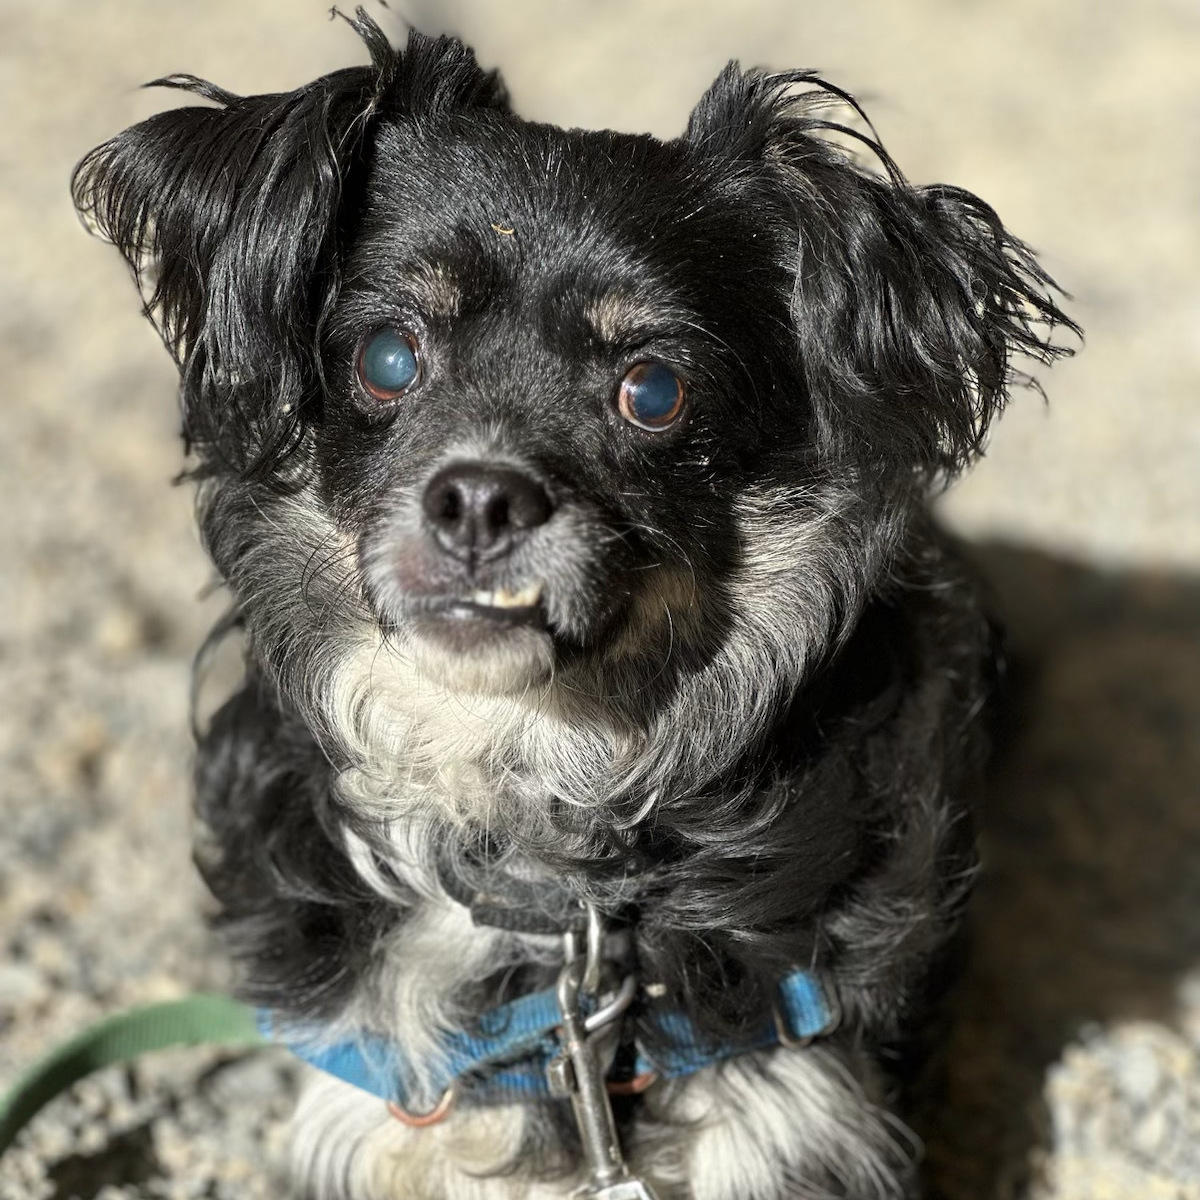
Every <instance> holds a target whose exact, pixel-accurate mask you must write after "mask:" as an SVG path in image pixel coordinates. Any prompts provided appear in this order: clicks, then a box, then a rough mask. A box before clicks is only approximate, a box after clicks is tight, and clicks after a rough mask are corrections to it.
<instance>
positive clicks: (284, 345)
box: [72, 9, 506, 474]
mask: <svg viewBox="0 0 1200 1200" xmlns="http://www.w3.org/2000/svg"><path fill="white" fill-rule="evenodd" d="M351 24H352V25H353V26H354V28H355V29H356V30H357V32H358V33H359V34H360V36H362V37H363V39H364V41H365V42H366V43H367V46H368V48H369V50H370V53H371V65H370V66H368V67H355V68H350V69H347V70H343V71H337V72H335V73H333V74H331V75H326V76H324V77H323V78H321V79H318V80H316V81H315V82H313V83H311V84H309V85H307V86H306V87H302V88H300V89H298V90H297V91H294V92H288V93H285V94H280V95H266V96H235V95H233V94H232V93H230V92H226V91H224V90H223V89H221V88H218V87H215V86H214V85H212V84H210V83H207V82H205V81H203V80H200V79H196V78H195V77H193V76H190V75H174V76H170V77H169V78H166V79H160V80H157V81H156V84H155V85H151V86H163V87H172V88H179V89H181V90H184V91H188V92H192V93H195V94H196V95H199V96H202V97H204V98H205V99H206V100H210V101H212V102H213V103H214V105H215V107H191V108H181V109H176V110H175V111H173V112H165V113H160V114H159V115H158V116H154V117H151V118H150V119H149V120H147V121H143V122H142V123H141V124H140V125H135V126H134V127H133V128H131V129H127V130H126V131H125V132H124V133H121V134H118V135H117V136H116V137H114V138H112V139H111V140H109V141H107V142H105V143H104V144H103V145H101V146H98V147H97V148H96V149H95V150H93V151H91V152H90V153H89V154H88V155H87V156H86V157H85V158H84V159H83V160H82V161H81V162H80V164H79V165H78V166H77V167H76V169H75V173H74V176H73V177H72V195H73V197H74V200H75V204H76V207H77V208H78V209H79V211H80V213H81V215H82V216H83V217H84V219H85V221H87V222H88V223H89V224H91V225H92V226H93V227H94V228H95V229H97V230H98V231H99V232H100V233H101V234H102V235H104V236H105V237H107V238H108V239H109V240H110V241H112V242H113V243H114V244H115V245H116V246H117V248H118V249H119V250H120V251H121V253H122V254H124V255H125V257H126V259H127V260H128V261H129V263H130V266H131V267H132V269H133V272H134V277H135V279H136V280H137V283H138V286H139V288H140V289H141V291H142V294H143V297H144V298H145V312H146V315H147V316H148V317H150V319H151V320H153V321H154V322H155V324H156V326H157V327H158V329H159V331H160V333H161V334H162V337H163V340H164V342H165V343H166V345H167V347H168V348H169V349H170V350H171V352H172V354H173V355H174V357H175V360H176V362H177V363H178V365H179V369H180V375H181V381H182V399H183V406H184V435H185V437H186V438H187V440H188V443H189V445H191V446H194V447H195V448H196V449H197V450H198V451H199V452H200V455H201V459H202V467H201V470H202V471H213V470H232V471H235V472H237V473H241V474H266V473H268V472H269V471H271V470H272V469H273V468H274V467H275V466H277V465H278V464H279V462H280V461H281V460H282V459H283V458H284V457H285V456H286V455H287V454H288V452H289V451H291V450H292V449H294V448H295V446H296V445H297V444H298V441H299V439H300V437H301V435H302V431H303V427H304V421H305V420H306V419H307V417H308V416H309V414H310V412H311V410H313V409H314V408H315V407H316V406H317V404H318V403H319V396H320V367H319V359H318V357H317V352H316V341H317V333H318V330H319V326H320V322H321V320H322V316H323V314H324V313H325V312H327V311H328V308H329V306H330V305H331V304H332V302H333V299H334V297H335V296H336V292H337V286H338V254H337V250H338V246H337V241H338V233H339V229H340V227H341V225H342V224H343V221H344V218H346V216H347V214H346V212H345V209H346V206H347V202H348V194H349V193H351V192H352V191H353V182H354V178H355V173H356V170H357V169H358V168H359V167H360V165H362V164H363V163H364V162H365V160H366V156H367V154H368V153H369V147H370V144H371V141H372V137H373V133H374V127H375V122H376V121H377V120H378V118H379V117H380V115H382V114H385V113H386V114H403V113H416V114H420V113H424V114H435V113H437V112H439V111H445V110H447V109H450V108H457V107H468V106H474V105H491V106H503V105H504V104H505V103H506V98H505V95H504V90H503V86H502V85H501V84H500V82H499V80H498V78H497V77H496V76H495V75H494V74H487V73H485V72H483V71H481V70H480V69H479V67H478V66H477V65H476V63H475V60H474V58H473V57H472V55H471V53H470V51H469V50H467V49H466V48H465V47H463V46H462V45H461V43H459V42H456V41H453V40H451V39H449V38H438V39H432V38H427V37H424V36H423V35H421V34H419V33H417V32H416V31H413V33H412V34H411V35H410V37H409V42H408V46H407V48H406V49H405V50H404V52H403V53H401V52H400V51H399V50H397V49H394V48H393V47H392V46H391V45H390V44H389V43H388V41H387V38H386V37H385V35H384V34H383V32H382V31H381V30H380V29H379V27H378V26H377V25H375V24H374V22H372V21H371V20H370V18H368V17H367V16H366V15H365V14H364V13H363V11H362V9H359V10H358V14H357V17H356V18H355V19H354V20H353V21H351Z"/></svg>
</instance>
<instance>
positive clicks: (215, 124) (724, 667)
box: [76, 20, 1061, 787]
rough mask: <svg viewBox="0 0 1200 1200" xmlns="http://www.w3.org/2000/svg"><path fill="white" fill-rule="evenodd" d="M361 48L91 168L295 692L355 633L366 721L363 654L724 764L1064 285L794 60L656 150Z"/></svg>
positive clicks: (218, 544)
mask: <svg viewBox="0 0 1200 1200" xmlns="http://www.w3.org/2000/svg"><path fill="white" fill-rule="evenodd" d="M359 26H360V32H362V33H363V34H364V36H365V37H366V39H367V41H368V44H369V45H370V47H371V51H372V56H373V64H372V66H371V67H364V68H355V69H351V70H347V71H342V72H338V73H336V74H334V75H331V76H327V77H325V78H324V79H322V80H318V81H316V82H315V83H314V84H312V85H309V86H308V87H306V88H303V89H300V90H299V91H297V92H294V93H290V94H287V95H283V96H260V97H248V98H238V97H232V96H229V95H227V94H225V93H221V92H219V91H218V90H217V89H214V88H211V87H210V86H209V85H202V84H199V83H198V82H196V81H194V80H187V79H183V80H177V81H175V86H183V87H187V88H189V89H190V90H193V91H200V92H201V93H202V94H204V95H206V96H208V97H209V98H210V99H214V100H216V101H217V102H218V105H219V106H218V107H216V108H184V109H179V110H176V111H174V112H170V113H164V114H162V115H161V116H159V117H155V118H152V119H151V120H150V121H148V122H145V123H144V124H143V125H141V126H138V127H136V128H134V129H132V130H129V131H126V133H124V134H122V135H120V136H119V137H117V138H115V139H113V140H112V141H111V142H109V143H106V144H105V145H104V146H102V147H100V148H98V149H97V150H96V151H94V152H93V153H92V155H90V156H89V157H88V158H87V159H85V160H84V163H83V164H81V167H80V170H79V172H78V174H77V177H76V199H77V203H79V205H80V207H81V209H83V210H84V211H85V212H87V213H88V214H89V215H90V216H91V217H92V218H93V220H94V221H95V223H96V224H97V225H98V226H99V227H100V228H101V229H102V230H103V231H104V232H105V233H106V234H107V235H108V236H109V237H111V238H112V239H113V240H114V241H115V242H116V243H117V244H118V246H120V247H121V249H122V250H123V251H124V252H125V254H126V255H127V256H128V257H129V259H130V261H131V262H132V263H133V264H134V265H135V270H138V271H139V274H140V278H141V280H142V282H143V283H144V284H148V281H149V280H151V278H152V279H153V286H152V288H150V290H151V295H150V297H149V301H148V308H149V311H150V312H151V313H152V314H153V315H155V316H156V317H157V319H158V321H159V324H160V326H161V328H162V329H163V332H164V335H165V337H166V339H167V341H168V344H169V345H170V346H171V348H172V349H173V350H174V352H175V353H176V355H177V358H178V360H179V363H180V367H181V372H182V377H183V397H184V406H185V432H186V433H187V435H188V437H189V440H190V441H191V443H192V445H193V447H194V448H195V450H196V451H197V452H198V455H199V460H200V466H199V474H200V475H201V476H202V477H204V478H206V479H207V480H208V481H209V482H208V483H207V484H206V487H207V489H208V491H207V493H206V494H207V500H206V504H205V520H206V531H207V537H208V540H209V544H210V548H211V549H212V551H213V553H214V557H215V558H216V559H217V562H218V565H219V566H220V567H221V569H222V571H223V573H224V574H225V575H226V577H227V578H228V579H229V581H230V584H231V586H232V588H233V590H234V593H235V597H236V599H237V602H238V604H239V605H240V607H241V610H242V615H243V617H244V619H245V621H246V623H247V625H248V627H249V630H250V633H251V637H252V640H253V642H254V645H255V648H256V652H257V654H258V656H259V657H260V659H262V660H263V661H264V662H266V663H268V664H269V665H271V668H272V670H273V671H274V672H275V674H276V675H277V676H278V677H280V678H283V677H284V676H286V675H287V674H288V672H289V670H290V671H291V672H292V673H293V674H294V675H301V676H305V677H306V678H308V679H309V680H311V679H312V678H314V677H315V676H316V675H317V673H318V672H317V669H316V668H315V667H314V665H313V664H314V663H315V662H316V661H317V660H318V659H320V660H321V661H323V662H325V664H326V666H328V662H329V660H330V658H331V656H332V657H336V655H337V653H341V652H342V651H339V650H338V647H341V648H342V650H343V651H345V653H344V654H343V657H346V655H348V654H349V653H350V652H349V651H348V650H346V647H349V646H350V645H351V644H352V643H353V645H354V646H355V647H356V650H355V653H357V654H358V661H359V671H358V674H359V682H358V684H356V685H355V686H356V687H357V688H358V691H357V692H356V696H357V697H358V699H355V700H354V701H353V702H351V701H346V702H345V703H343V704H342V707H343V708H345V709H346V710H347V711H349V709H350V708H351V707H354V706H355V705H358V706H359V707H361V704H360V701H361V697H362V694H363V691H364V689H365V688H367V686H368V684H367V683H366V682H364V680H367V678H368V676H370V680H369V681H368V682H369V683H370V686H371V687H374V686H375V681H376V662H377V658H376V656H377V654H378V653H379V649H380V647H381V646H382V647H386V648H387V649H388V651H389V653H390V652H393V651H395V652H398V653H399V655H400V656H401V657H403V658H404V660H405V661H406V662H408V663H410V664H413V665H415V667H416V671H417V674H418V675H419V676H420V678H421V679H423V680H424V681H426V683H431V684H432V686H434V687H435V688H439V689H442V690H443V691H448V692H450V693H454V694H459V695H468V694H474V695H480V694H484V695H491V696H495V695H501V696H507V697H510V698H511V697H522V696H528V695H530V694H534V695H538V696H541V695H544V690H545V689H546V688H547V687H548V686H549V683H550V681H551V680H552V681H553V683H554V686H555V687H556V688H558V691H559V694H560V696H562V697H567V698H568V702H572V703H573V702H581V703H585V704H588V705H590V706H591V709H590V712H591V714H592V716H593V717H597V714H599V717H598V723H599V724H600V725H605V724H606V723H607V725H608V726H610V727H614V728H615V727H618V726H623V727H624V728H625V729H627V730H628V729H635V730H636V731H637V733H638V736H639V737H641V738H642V742H643V744H649V743H655V744H658V745H660V746H661V745H664V744H666V743H667V742H670V744H671V745H674V746H675V747H676V751H677V754H676V759H677V760H680V761H681V760H683V759H685V758H686V757H687V752H688V745H689V744H688V730H689V729H693V728H697V722H700V721H703V722H704V723H705V727H704V736H705V737H706V738H707V739H709V741H710V742H712V740H713V739H716V740H718V741H719V740H721V739H724V740H725V741H726V742H727V743H728V747H729V753H730V754H732V753H735V752H736V751H737V749H738V747H740V746H744V745H745V744H747V739H748V738H750V737H752V736H753V732H754V728H755V727H756V726H757V725H761V723H762V722H763V721H764V720H765V719H767V718H768V717H769V714H770V713H771V712H772V711H774V709H775V707H776V706H777V704H778V703H779V702H780V701H781V700H782V699H784V698H786V697H787V696H788V695H790V694H791V692H792V691H794V689H795V687H796V686H797V685H798V683H799V682H800V680H801V678H802V676H803V673H804V671H805V670H807V669H808V668H809V667H810V666H811V664H812V662H813V661H814V660H815V659H817V658H819V657H820V656H821V655H823V654H825V653H826V652H827V651H828V650H829V648H830V646H831V645H832V644H833V641H834V639H835V637H836V634H837V631H838V629H839V628H842V627H844V626H845V625H846V623H847V622H849V621H851V620H852V619H853V616H854V613H855V612H856V610H857V607H858V605H859V604H860V603H861V601H862V599H863V597H864V596H866V595H867V594H868V593H869V592H870V590H871V589H872V588H873V587H874V586H875V583H876V581H877V579H878V578H879V576H880V573H881V572H882V571H884V570H885V569H886V567H887V565H888V562H889V558H890V556H891V554H892V552H893V549H894V546H895V545H896V544H897V542H898V540H899V538H900V536H901V533H902V530H903V527H904V524H905V521H906V520H907V517H908V514H909V513H910V512H911V511H912V510H913V508H914V507H915V505H916V503H917V502H918V501H919V500H920V499H921V497H922V495H923V493H924V491H925V490H926V487H927V485H928V484H929V482H930V481H932V480H934V479H937V478H939V477H940V478H945V477H947V476H949V475H951V474H953V473H954V472H955V471H957V470H958V469H959V468H961V467H962V466H963V465H965V464H966V463H967V462H968V461H969V460H970V459H971V458H972V456H973V455H974V454H975V453H977V451H978V450H979V447H980V444H981V441H982V438H983V436H984V433H985V430H986V428H987V425H988V422H989V420H990V418H991V417H992V415H993V414H994V412H995V411H996V410H997V409H998V407H999V406H1000V405H1001V404H1002V403H1003V401H1004V399H1005V396H1006V387H1007V383H1008V381H1009V377H1010V369H1009V358H1010V355H1011V353H1012V352H1013V351H1014V350H1015V351H1023V352H1025V353H1028V354H1032V355H1034V356H1036V357H1043V358H1045V357H1052V356H1053V355H1054V354H1055V353H1056V351H1054V350H1053V349H1052V348H1050V347H1048V346H1047V345H1046V343H1045V342H1044V341H1043V340H1042V336H1041V333H1040V331H1039V330H1037V329H1036V326H1037V325H1038V324H1046V323H1050V324H1053V323H1054V322H1055V321H1057V320H1060V319H1061V314H1060V313H1059V312H1058V310H1057V309H1056V308H1055V307H1054V305H1053V303H1052V301H1051V300H1050V299H1049V297H1048V294H1047V280H1046V279H1045V276H1044V275H1043V274H1042V273H1041V272H1040V270H1039V269H1038V267H1037V265H1036V263H1035V262H1034V260H1033V258H1032V256H1031V255H1030V253H1029V252H1028V251H1027V250H1026V248H1025V247H1023V246H1022V245H1021V244H1020V243H1019V242H1017V241H1015V240H1014V239H1012V238H1011V237H1010V236H1009V235H1008V234H1007V233H1006V232H1005V231H1004V229H1003V227H1002V226H1001V225H1000V223H999V221H998V220H997V219H996V217H995V214H994V213H992V211H991V210H990V209H989V208H987V206H986V205H984V204H982V202H980V201H978V200H977V199H976V198H974V197H972V196H970V195H968V194H966V193H963V192H959V191H956V190H954V189H949V188H927V189H914V188H911V187H909V186H908V184H907V183H906V182H905V181H904V180H903V179H902V177H900V175H899V173H898V172H897V171H896V170H895V168H894V166H893V165H892V164H891V162H890V160H889V159H888V158H887V156H886V155H885V154H884V153H883V151H882V150H880V149H879V147H878V146H876V145H875V144H874V142H872V141H870V140H869V139H865V138H864V139H861V141H862V143H863V146H864V147H865V148H866V150H867V151H868V152H869V153H871V154H874V155H875V157H876V159H877V161H878V162H879V163H880V164H881V165H882V170H881V171H880V172H876V173H872V172H871V171H869V170H868V169H866V167H864V166H862V165H860V164H859V163H857V162H856V161H854V159H853V157H852V156H851V155H850V154H849V153H848V152H847V151H846V150H845V149H844V148H843V147H839V146H838V145H835V144H833V143H831V142H830V141H829V140H828V134H829V131H830V130H836V129H838V128H839V126H838V125H837V124H836V123H831V122H830V121H828V120H826V119H825V118H824V117H823V116H822V115H821V113H822V109H823V106H825V105H827V104H828V102H829V101H830V100H831V98H834V97H841V94H840V93H835V92H833V90H832V89H829V88H827V87H826V86H825V85H823V84H821V83H820V81H819V80H815V79H813V78H812V77H811V76H809V75H808V74H806V73H803V72H792V73H789V74H785V75H780V76H764V75H761V74H756V73H747V74H743V73H740V72H739V71H738V70H736V68H733V67H731V68H730V69H729V70H727V71H726V72H725V73H724V74H723V75H722V76H721V77H720V78H719V79H718V80H717V82H716V83H715V84H714V85H713V87H712V89H711V90H710V91H709V93H708V94H707V95H706V96H705V97H704V98H703V99H702V100H701V102H700V104H699V106H698V107H697V109H696V110H695V112H694V113H693V115H692V118H691V121H690V123H689V126H688V130H687V132H686V134H685V135H684V136H683V137H681V138H679V139H677V140H675V141H672V142H667V143H662V142H659V141H656V140H655V139H652V138H650V137H639V136H632V135H620V134H613V133H586V132H580V131H569V132H567V131H562V130H558V129H555V128H552V127H548V126H543V125H536V124H531V123H527V122H524V121H522V120H520V119H519V118H517V117H516V116H515V115H513V114H512V113H511V112H509V111H508V108H507V103H506V99H505V96H504V94H503V89H502V87H501V86H500V84H499V82H498V80H497V79H496V78H495V77H494V76H492V75H487V74H485V73H483V72H482V71H480V70H479V68H478V67H477V66H476V65H475V63H474V60H473V59H472V58H471V57H470V54H469V52H468V51H466V50H465V49H464V48H463V47H462V46H461V45H459V44H458V43H455V42H452V41H450V40H448V39H441V40H438V41H434V40H431V39H427V38H423V37H422V36H420V35H418V34H413V35H412V37H411V38H410V42H409V46H408V48H407V49H406V50H405V51H404V52H403V53H401V52H399V51H395V50H393V49H392V48H391V47H389V46H387V45H386V42H385V41H384V40H383V38H382V35H380V34H379V33H378V30H375V29H374V28H373V27H372V26H370V25H369V23H367V22H365V20H360V21H359ZM841 98H842V99H845V98H844V97H841ZM321 576H323V577H324V578H320V577H321ZM364 622H365V623H366V624H367V625H368V626H369V627H370V629H371V630H372V631H373V632H372V633H371V634H370V636H366V635H364V634H363V632H362V629H363V623H364ZM297 664H299V665H297ZM330 671H333V673H336V669H334V668H330ZM326 673H327V674H329V671H327V672H326ZM342 674H343V676H344V675H345V672H344V671H343V672H342ZM326 690H327V691H328V689H326ZM335 690H336V689H335ZM343 690H345V689H343ZM319 703H320V704H321V705H323V706H324V708H325V709H326V710H328V709H330V708H333V707H337V706H336V705H334V704H332V703H331V702H329V701H328V700H325V701H321V702H319ZM356 711H357V709H356ZM714 713H719V714H720V720H718V721H716V722H715V723H714V721H713V714H714ZM348 719H349V718H348ZM593 723H596V722H593ZM726 726H728V728H726ZM710 751H711V746H710ZM597 754H598V757H597V758H596V759H595V761H596V762H601V761H604V760H605V756H606V755H607V757H608V759H610V760H611V758H612V756H613V750H612V746H611V745H609V746H608V748H607V749H606V750H604V752H603V753H601V752H599V751H597ZM566 757H568V758H569V757H570V755H569V754H568V755H566ZM577 757H578V756H577ZM701 757H702V756H701ZM580 761H581V762H582V759H580ZM720 761H722V760H721V756H720V755H719V754H717V753H716V752H715V751H711V753H710V757H709V759H708V760H707V765H708V767H712V766H713V765H714V763H719V762H720ZM577 774H578V776H579V778H578V779H577V780H576V781H575V785H576V786H578V787H584V784H583V783H582V782H581V781H582V780H583V779H584V777H585V776H586V775H587V772H586V771H584V770H583V768H582V767H580V769H579V771H578V772H577Z"/></svg>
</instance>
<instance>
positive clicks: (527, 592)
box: [417, 580, 546, 629]
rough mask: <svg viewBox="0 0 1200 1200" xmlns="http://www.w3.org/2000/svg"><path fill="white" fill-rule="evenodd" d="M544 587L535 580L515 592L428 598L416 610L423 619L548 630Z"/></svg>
mask: <svg viewBox="0 0 1200 1200" xmlns="http://www.w3.org/2000/svg"><path fill="white" fill-rule="evenodd" d="M541 601H542V583H541V581H540V580H536V581H534V582H532V583H527V584H525V585H524V586H522V587H520V588H516V589H510V588H503V587H498V588H493V589H487V590H484V589H477V590H475V591H473V592H471V594H470V595H469V596H446V597H438V598H432V597H431V598H427V599H425V600H423V601H422V602H421V603H420V604H419V605H418V606H417V610H418V612H419V614H420V615H421V616H423V617H426V618H429V617H432V618H434V619H435V620H444V621H455V622H481V623H482V624H483V625H484V626H495V627H498V628H503V627H505V626H528V627H532V628H534V629H545V628H546V613H545V610H544V609H543V607H542V603H541Z"/></svg>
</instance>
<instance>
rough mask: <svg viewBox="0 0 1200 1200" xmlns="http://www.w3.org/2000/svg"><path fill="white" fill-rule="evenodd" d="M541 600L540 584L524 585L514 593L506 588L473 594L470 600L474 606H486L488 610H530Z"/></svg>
mask: <svg viewBox="0 0 1200 1200" xmlns="http://www.w3.org/2000/svg"><path fill="white" fill-rule="evenodd" d="M541 598H542V585H541V582H540V581H538V582H535V583H529V584H526V585H525V586H524V587H523V588H521V589H520V590H519V591H516V592H510V591H509V590H508V588H497V589H496V590H495V591H494V592H473V593H472V595H471V600H472V602H473V603H475V604H482V605H487V606H488V607H489V608H532V607H533V606H534V605H535V604H536V603H537V602H538V601H539V600H540V599H541Z"/></svg>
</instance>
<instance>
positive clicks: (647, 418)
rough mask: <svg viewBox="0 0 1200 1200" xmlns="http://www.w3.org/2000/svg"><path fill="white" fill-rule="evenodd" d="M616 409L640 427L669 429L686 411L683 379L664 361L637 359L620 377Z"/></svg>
mask: <svg viewBox="0 0 1200 1200" xmlns="http://www.w3.org/2000/svg"><path fill="white" fill-rule="evenodd" d="M617 409H618V410H619V411H620V413H621V416H623V417H624V418H625V420H627V421H629V422H630V423H631V424H633V425H636V426H637V427H638V428H639V429H650V430H653V431H655V432H657V431H658V430H660V429H666V428H668V427H669V426H671V425H674V424H675V421H676V419H677V418H678V416H679V414H680V413H681V412H682V411H683V381H682V380H681V379H680V378H679V376H678V375H676V374H675V372H674V371H672V370H671V368H670V367H664V366H663V364H662V363H657V362H640V363H636V364H635V365H634V366H632V367H630V368H629V370H628V371H627V372H626V374H625V378H624V379H622V380H621V388H620V391H619V392H618V394H617Z"/></svg>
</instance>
